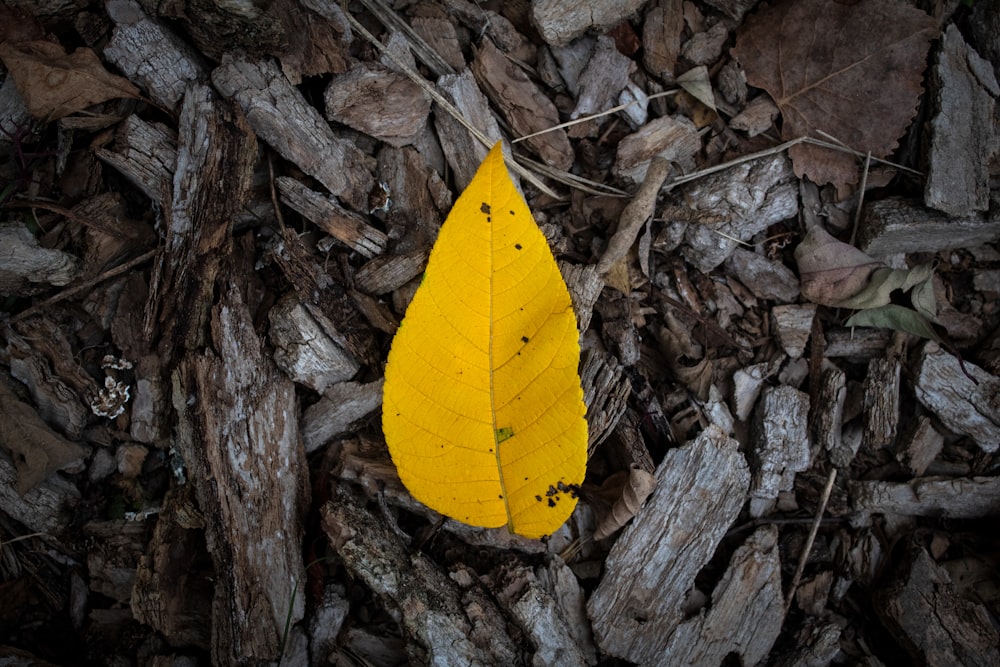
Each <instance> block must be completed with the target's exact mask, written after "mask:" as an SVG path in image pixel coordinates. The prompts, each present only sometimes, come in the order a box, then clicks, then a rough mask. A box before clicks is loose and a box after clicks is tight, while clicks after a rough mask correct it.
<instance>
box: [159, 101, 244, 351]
mask: <svg viewBox="0 0 1000 667" xmlns="http://www.w3.org/2000/svg"><path fill="white" fill-rule="evenodd" d="M179 127H180V131H181V133H180V136H179V137H178V149H177V162H176V166H175V168H174V178H173V184H172V188H171V190H170V203H169V206H167V207H165V214H166V228H167V239H166V244H165V249H164V252H163V253H161V254H160V256H159V257H158V262H159V263H158V264H157V265H156V266H154V274H153V278H152V283H153V284H152V286H151V288H150V299H151V304H150V306H149V307H148V308H147V318H146V321H145V323H144V333H145V338H146V339H147V340H153V339H154V338H155V336H154V331H155V332H156V333H157V334H159V333H160V332H161V331H164V332H165V333H163V335H162V339H161V347H162V349H161V354H162V355H163V357H164V359H169V358H170V354H171V352H172V351H173V350H175V349H176V348H177V347H180V348H181V349H193V348H195V347H198V346H200V345H201V342H202V341H203V339H204V336H205V335H206V332H207V327H206V323H207V321H208V313H209V309H210V308H211V305H212V294H213V292H214V289H215V287H214V282H215V276H216V274H217V273H218V271H219V266H220V263H221V262H222V260H223V259H224V256H225V255H226V254H227V253H228V252H229V249H230V247H231V242H232V240H231V230H232V225H233V223H234V220H235V216H236V215H237V213H238V212H239V211H240V209H242V207H243V204H244V202H245V201H246V199H247V197H248V195H249V192H250V182H251V179H252V176H253V164H254V162H255V160H256V157H257V141H256V139H255V137H254V135H253V132H251V131H250V128H249V127H248V126H247V122H246V119H245V118H244V117H243V115H242V114H240V113H239V111H238V110H236V109H234V108H233V107H232V106H230V105H229V104H228V103H222V102H220V101H219V99H218V97H217V96H216V95H215V93H213V92H212V91H211V89H209V88H208V86H205V85H202V84H194V85H193V86H192V87H191V88H190V89H188V91H187V92H186V93H185V95H184V101H183V103H182V105H181V115H180V122H179Z"/></svg>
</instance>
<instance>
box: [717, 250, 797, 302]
mask: <svg viewBox="0 0 1000 667" xmlns="http://www.w3.org/2000/svg"><path fill="white" fill-rule="evenodd" d="M725 268H726V270H727V271H728V272H729V273H731V274H732V275H734V276H736V277H737V278H738V279H739V281H740V282H741V283H743V285H745V286H746V288H747V289H749V290H750V291H751V292H753V295H754V296H755V297H757V298H758V299H768V300H770V301H776V302H778V303H779V304H782V303H791V302H792V301H795V300H796V299H797V298H798V296H799V279H798V278H797V277H796V276H795V273H794V272H793V271H792V270H791V269H789V268H788V267H787V266H785V265H784V264H782V263H780V262H773V261H771V260H769V259H768V258H767V257H765V256H764V255H762V254H760V253H757V252H751V251H749V250H744V249H743V248H736V249H735V250H734V251H733V254H732V255H730V256H729V259H727V260H726V266H725Z"/></svg>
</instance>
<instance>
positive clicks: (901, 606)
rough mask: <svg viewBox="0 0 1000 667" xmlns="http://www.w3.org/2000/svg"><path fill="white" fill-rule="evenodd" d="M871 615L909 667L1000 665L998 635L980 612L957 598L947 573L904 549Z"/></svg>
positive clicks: (914, 549)
mask: <svg viewBox="0 0 1000 667" xmlns="http://www.w3.org/2000/svg"><path fill="white" fill-rule="evenodd" d="M898 562H899V567H898V568H897V569H896V571H895V572H894V573H893V581H892V582H891V583H890V585H889V586H887V587H885V588H882V589H880V590H878V591H876V593H875V599H874V602H875V611H876V613H877V614H878V615H879V617H880V618H881V619H882V622H883V623H884V624H885V626H886V628H887V629H888V630H889V632H890V633H891V634H892V635H893V636H894V637H895V638H896V640H897V641H898V642H899V643H900V644H901V645H902V646H903V648H904V649H905V650H906V652H907V653H908V654H909V656H910V659H911V660H913V661H914V663H915V664H921V665H927V667H953V666H963V667H964V666H969V667H971V666H973V665H975V666H980V665H981V666H982V667H986V666H987V665H996V664H1000V649H998V648H997V646H998V644H1000V635H998V634H997V629H996V626H995V625H994V624H993V623H992V622H991V621H990V615H989V612H988V611H987V610H986V608H985V607H984V606H983V605H981V604H978V603H976V602H973V601H971V600H967V599H965V598H962V597H961V596H960V595H959V594H958V593H957V592H956V591H955V588H954V585H953V584H952V582H951V577H949V576H948V572H947V571H946V570H945V569H944V568H942V567H939V566H938V565H937V564H936V563H935V562H934V560H933V559H932V558H931V557H930V555H929V554H928V553H927V552H926V551H925V550H924V549H923V548H921V547H918V546H915V545H910V546H909V548H907V549H906V553H905V554H904V555H903V556H902V557H901V558H900V559H899V561H898Z"/></svg>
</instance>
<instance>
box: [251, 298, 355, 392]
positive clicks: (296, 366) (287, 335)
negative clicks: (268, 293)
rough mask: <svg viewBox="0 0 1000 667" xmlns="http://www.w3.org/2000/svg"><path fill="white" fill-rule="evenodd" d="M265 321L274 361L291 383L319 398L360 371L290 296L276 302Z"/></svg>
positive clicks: (334, 341) (350, 357)
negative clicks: (318, 395) (317, 394)
mask: <svg viewBox="0 0 1000 667" xmlns="http://www.w3.org/2000/svg"><path fill="white" fill-rule="evenodd" d="M268 319H269V320H270V322H271V328H270V331H269V333H268V337H269V338H270V340H271V344H272V345H274V347H275V351H274V360H275V361H276V362H277V364H278V367H279V368H281V370H283V371H285V373H287V374H288V377H290V378H291V379H292V380H293V381H295V382H298V383H299V384H303V385H305V386H307V387H309V388H310V389H312V390H313V391H316V392H318V393H320V394H322V393H323V392H324V391H326V389H327V387H329V386H330V385H333V384H337V383H340V382H344V381H346V380H350V379H351V378H352V377H354V374H355V373H357V372H358V370H359V369H360V368H361V364H359V363H358V360H357V359H355V358H354V357H353V356H352V355H351V354H349V353H347V352H345V351H344V349H343V348H342V347H340V346H339V345H338V344H337V342H336V340H335V339H334V338H333V337H332V336H331V335H329V334H328V333H327V332H326V331H325V330H324V328H323V327H322V326H320V324H319V323H318V322H317V321H316V320H315V319H314V318H313V316H312V315H311V314H310V313H309V311H308V310H307V309H306V308H305V307H304V306H303V305H302V303H301V302H300V301H299V300H298V299H297V298H296V296H295V294H294V293H291V294H287V295H285V296H284V297H283V298H282V299H281V300H279V301H278V303H277V304H275V305H274V307H273V308H271V310H270V311H269V312H268ZM338 338H340V337H339V336H338Z"/></svg>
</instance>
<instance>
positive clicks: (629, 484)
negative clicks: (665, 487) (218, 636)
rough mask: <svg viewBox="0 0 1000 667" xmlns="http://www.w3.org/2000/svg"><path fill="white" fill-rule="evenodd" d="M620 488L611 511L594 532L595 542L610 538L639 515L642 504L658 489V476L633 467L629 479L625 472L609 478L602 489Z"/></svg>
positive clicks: (600, 521)
mask: <svg viewBox="0 0 1000 667" xmlns="http://www.w3.org/2000/svg"><path fill="white" fill-rule="evenodd" d="M619 486H620V487H621V489H620V491H618V492H617V494H616V498H615V500H614V503H613V504H612V506H611V510H610V511H609V512H608V513H607V514H605V515H604V516H602V517H601V519H600V520H599V521H598V524H597V530H595V531H594V539H595V540H603V539H604V538H606V537H610V536H611V535H613V534H614V533H615V531H617V530H618V529H620V528H622V527H623V526H624V525H625V524H626V523H628V522H629V521H631V520H632V518H633V517H635V515H636V514H638V512H639V510H640V509H642V504H643V503H644V502H646V499H647V498H649V496H650V494H651V493H653V491H654V490H655V489H656V476H655V475H652V474H650V473H648V472H646V471H645V470H643V469H641V468H636V467H633V468H631V469H630V470H629V471H628V475H627V478H626V473H625V472H620V473H615V474H614V475H612V476H611V477H609V478H608V479H607V481H606V482H605V483H604V484H603V485H602V489H603V490H605V491H607V490H608V489H609V487H610V488H611V489H615V488H617V487H619Z"/></svg>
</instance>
